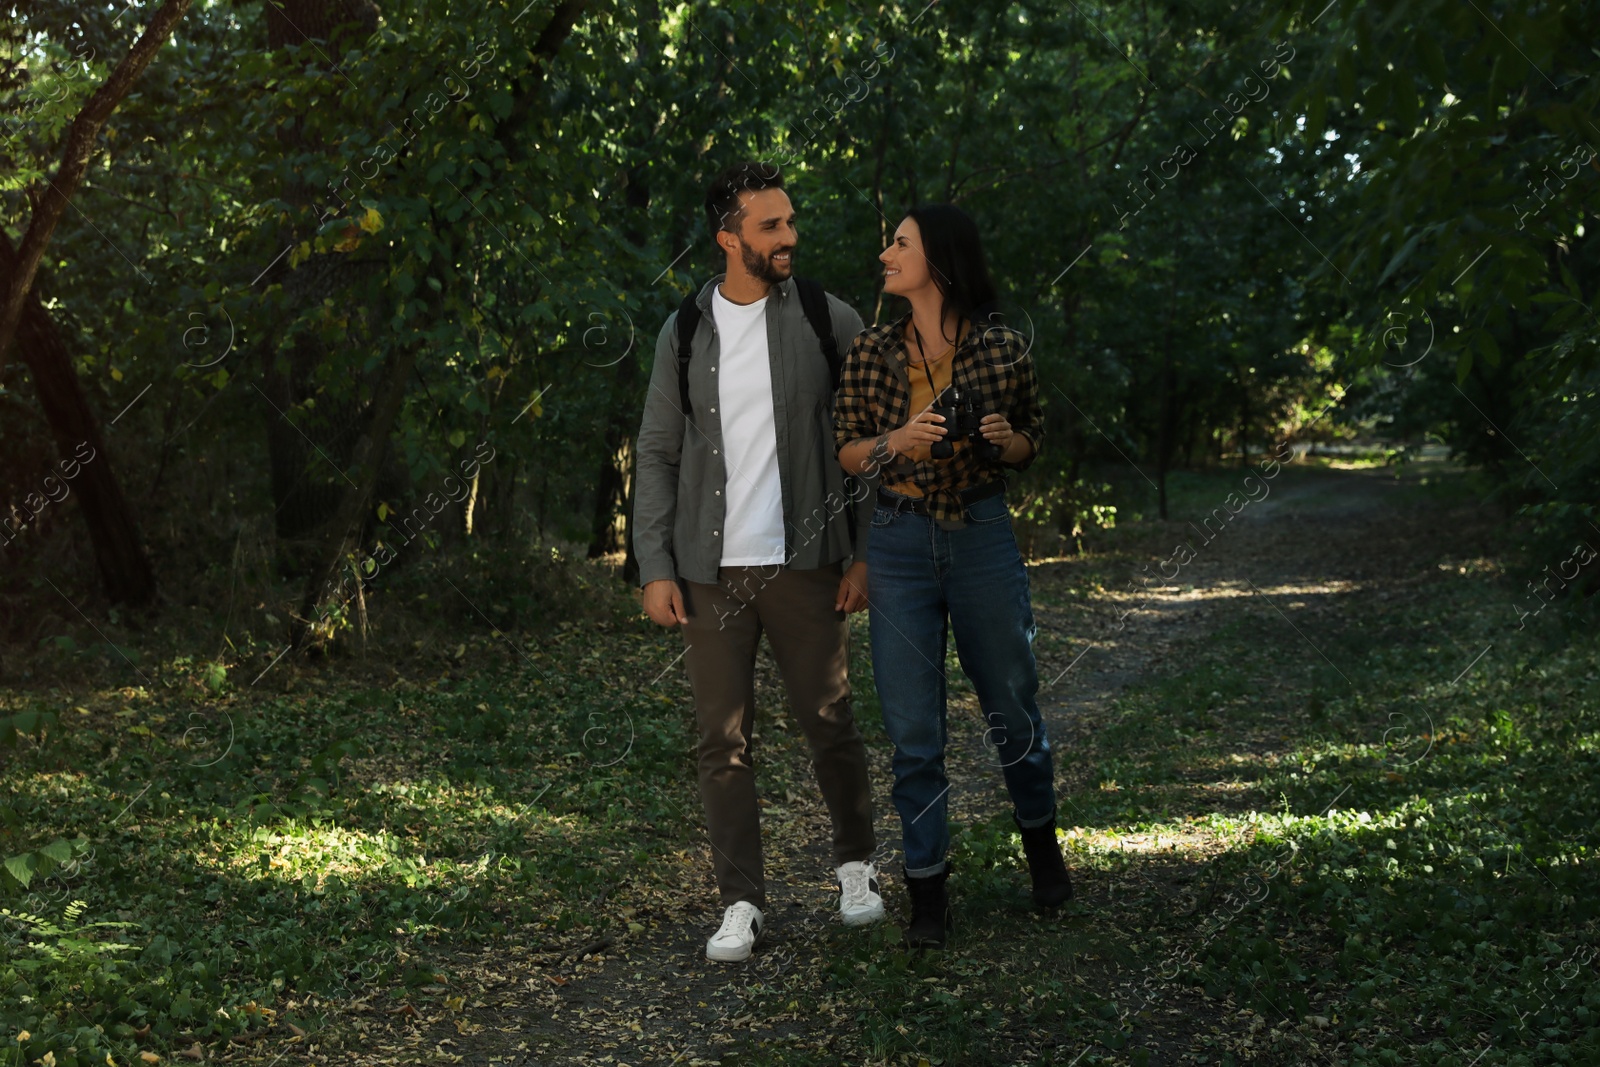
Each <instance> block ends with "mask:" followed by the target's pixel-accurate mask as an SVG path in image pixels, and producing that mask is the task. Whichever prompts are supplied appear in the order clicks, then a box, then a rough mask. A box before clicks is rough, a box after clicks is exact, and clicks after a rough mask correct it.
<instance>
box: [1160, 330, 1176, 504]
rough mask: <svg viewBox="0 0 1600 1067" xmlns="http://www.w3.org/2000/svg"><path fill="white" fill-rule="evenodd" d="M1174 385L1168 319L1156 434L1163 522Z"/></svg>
mask: <svg viewBox="0 0 1600 1067" xmlns="http://www.w3.org/2000/svg"><path fill="white" fill-rule="evenodd" d="M1175 392H1176V385H1175V383H1174V381H1173V372H1172V324H1171V320H1170V319H1169V320H1168V324H1167V331H1166V340H1165V342H1164V343H1163V344H1162V346H1161V425H1160V428H1159V430H1158V432H1157V434H1156V496H1157V497H1158V499H1159V504H1160V514H1161V519H1162V521H1163V522H1165V521H1166V519H1167V467H1168V465H1169V464H1170V462H1171V459H1172V447H1173V429H1174V426H1173V423H1174V422H1175V421H1176V408H1177V398H1176V397H1175V396H1174V395H1173V394H1174V393H1175Z"/></svg>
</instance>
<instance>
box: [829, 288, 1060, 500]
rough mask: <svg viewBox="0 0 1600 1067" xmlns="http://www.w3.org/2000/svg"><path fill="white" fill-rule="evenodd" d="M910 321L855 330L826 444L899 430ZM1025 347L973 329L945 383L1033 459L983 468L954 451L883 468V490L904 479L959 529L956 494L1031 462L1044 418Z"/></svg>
mask: <svg viewBox="0 0 1600 1067" xmlns="http://www.w3.org/2000/svg"><path fill="white" fill-rule="evenodd" d="M910 319H911V315H910V313H909V312H907V313H906V315H904V316H903V317H901V318H900V319H898V320H896V321H894V322H889V323H882V324H879V325H877V326H872V327H869V328H867V329H865V330H863V331H862V332H861V333H860V335H858V336H857V337H856V339H855V343H854V344H852V345H851V346H850V353H849V355H848V356H847V357H846V359H845V364H844V372H843V374H842V376H841V378H840V381H839V389H838V392H837V393H836V394H835V396H834V407H833V438H834V446H835V448H843V447H844V446H845V445H847V444H849V443H850V442H851V441H856V440H859V439H861V438H863V437H877V436H878V435H879V434H884V433H888V432H889V431H891V430H896V429H899V428H900V427H901V426H904V425H905V424H906V423H907V422H909V421H910V419H911V416H912V415H913V414H914V412H912V411H911V410H910V407H911V383H910V380H909V379H908V378H907V373H908V368H910V366H911V364H910V363H909V359H910V356H909V353H908V352H907V350H906V343H905V335H906V324H907V323H908V322H909V321H910ZM1028 348H1029V341H1028V339H1027V338H1026V337H1024V336H1023V335H1022V334H1020V333H1018V332H1017V331H1016V330H1013V329H1012V328H1011V327H1009V326H989V327H985V328H983V329H978V328H976V327H974V328H973V329H971V330H969V331H967V336H966V337H965V338H964V339H963V340H962V341H961V343H960V344H959V345H958V346H957V347H956V353H955V357H954V359H955V362H954V366H953V367H952V369H951V381H952V383H953V384H954V385H955V386H956V387H957V388H959V389H960V390H961V391H962V392H964V393H966V394H967V395H969V396H971V397H972V398H973V399H974V401H975V402H976V403H977V405H978V409H979V411H980V412H981V413H983V414H985V415H987V414H989V413H990V412H999V413H1000V414H1002V415H1004V416H1005V417H1006V419H1007V420H1008V421H1009V422H1010V423H1011V428H1012V430H1013V431H1015V432H1016V433H1020V434H1022V435H1024V436H1026V437H1027V438H1028V440H1029V441H1031V442H1032V443H1033V453H1032V455H1030V456H1029V457H1028V458H1027V459H1026V460H1024V461H1023V462H1021V463H1017V464H1003V463H991V462H988V461H986V460H984V459H981V458H980V457H979V456H978V454H977V451H976V450H975V449H972V448H958V449H956V453H955V455H954V456H952V457H950V458H949V459H929V460H922V461H912V460H910V459H907V458H905V457H898V458H896V459H894V460H891V461H890V463H889V466H888V468H887V469H886V470H884V471H874V472H870V475H869V476H872V477H874V478H876V477H877V476H878V475H880V474H881V475H882V477H883V480H884V481H887V482H897V481H904V480H906V479H908V478H909V479H910V480H911V481H912V482H914V483H915V484H916V485H917V486H918V487H920V488H921V489H922V491H923V493H924V494H925V495H926V496H927V499H928V512H929V514H930V515H931V516H932V517H933V518H935V519H939V520H942V521H943V522H947V523H964V522H965V521H966V518H965V516H964V515H963V513H962V506H961V500H960V497H958V496H957V493H958V492H959V491H960V490H962V489H969V488H971V487H973V486H977V485H982V484H983V483H985V482H991V481H994V480H995V478H997V477H999V476H1000V472H1001V471H1002V470H1003V469H1006V468H1009V469H1011V470H1023V469H1025V468H1026V467H1027V466H1028V464H1030V463H1032V462H1033V459H1034V457H1036V456H1038V454H1039V443H1040V440H1041V438H1043V436H1044V412H1043V410H1042V409H1041V407H1040V406H1039V378H1038V375H1037V374H1036V373H1035V371H1034V367H1033V357H1032V356H1031V355H1030V354H1029V353H1028Z"/></svg>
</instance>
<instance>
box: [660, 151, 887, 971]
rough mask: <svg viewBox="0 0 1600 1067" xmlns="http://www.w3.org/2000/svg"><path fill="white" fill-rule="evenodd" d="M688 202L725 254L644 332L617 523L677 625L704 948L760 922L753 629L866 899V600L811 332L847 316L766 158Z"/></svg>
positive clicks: (849, 325)
mask: <svg viewBox="0 0 1600 1067" xmlns="http://www.w3.org/2000/svg"><path fill="white" fill-rule="evenodd" d="M705 210H706V219H707V222H708V223H709V225H710V230H711V233H712V235H713V238H714V240H715V241H716V244H717V247H718V248H719V249H721V251H722V253H723V257H724V259H725V261H726V266H727V269H726V273H725V274H723V275H721V276H719V277H717V278H714V279H712V281H710V282H709V283H707V284H706V286H705V287H704V288H703V289H701V290H700V292H699V295H698V296H696V297H694V298H693V300H692V302H690V301H686V302H685V304H684V306H683V307H682V308H680V309H679V310H678V311H677V312H675V313H674V314H673V315H672V316H671V317H669V318H668V319H667V323H666V325H665V326H664V327H662V330H661V335H660V337H659V338H658V339H657V341H656V356H655V367H654V370H653V371H652V373H651V377H650V394H649V396H648V397H647V399H646V400H645V409H644V419H643V422H642V423H641V425H640V427H639V460H638V474H637V477H638V485H637V488H636V491H635V495H634V521H633V531H634V533H633V536H634V549H635V552H636V553H637V555H638V559H639V580H640V584H641V585H642V586H643V588H644V609H645V612H646V613H647V614H648V615H649V616H650V618H651V619H653V620H654V621H655V622H657V623H659V624H661V625H662V626H677V627H681V628H682V630H683V635H684V642H685V644H686V645H687V649H686V653H685V654H686V661H687V666H688V670H689V684H690V686H691V688H692V689H693V691H694V703H695V721H696V725H697V727H698V730H699V738H700V742H699V776H700V799H701V802H702V804H703V805H704V807H705V813H706V824H707V828H708V830H709V832H710V838H711V850H712V857H713V865H714V868H715V871H716V879H717V888H718V890H719V892H720V894H721V898H722V904H723V907H724V909H725V910H724V912H723V920H722V925H721V927H719V928H718V930H717V931H716V933H714V934H713V935H712V936H711V938H710V939H709V940H708V941H707V942H706V957H707V958H708V959H711V960H716V961H725V962H737V961H740V960H745V959H748V958H749V956H750V951H751V949H752V948H753V947H754V945H755V944H756V942H757V941H758V940H759V939H760V937H761V934H762V929H763V926H764V922H765V920H764V918H763V916H762V909H763V908H765V907H766V885H765V882H764V880H763V873H762V856H761V822H760V812H759V810H758V808H757V806H756V788H755V770H754V761H753V758H752V753H751V728H752V726H753V724H754V714H755V657H756V645H757V643H758V642H759V640H760V638H761V634H762V633H763V632H765V633H766V635H767V641H768V643H769V645H770V646H771V649H772V655H773V658H774V659H775V660H776V661H777V664H778V668H779V670H780V671H781V673H782V675H783V681H784V686H785V688H786V689H787V691H788V696H789V704H790V707H791V708H792V710H793V712H794V717H795V720H796V721H797V722H798V723H799V724H800V727H801V729H803V730H804V731H805V734H806V739H807V741H808V742H809V745H810V749H811V759H812V766H813V769H814V770H815V772H816V776H817V784H818V785H819V786H820V787H821V790H822V796H823V799H824V800H825V801H826V803H827V806H828V813H829V815H830V816H831V818H832V822H833V860H834V864H835V866H836V868H837V872H836V873H837V876H838V881H839V885H840V896H839V910H840V914H841V916H842V917H843V919H844V921H845V922H846V923H847V924H850V925H861V924H865V923H871V922H876V921H878V920H879V919H881V918H883V914H884V909H883V899H882V898H881V897H880V896H879V895H878V885H877V871H876V870H875V869H874V868H873V866H872V864H871V862H870V861H869V859H868V857H869V856H871V854H872V852H873V849H874V848H875V846H876V843H877V842H876V838H875V836H874V834H873V828H872V806H871V797H870V793H869V790H868V786H867V760H866V750H865V747H864V746H863V744H862V740H861V733H860V731H859V730H857V729H856V724H855V717H854V715H853V713H852V711H851V707H850V682H849V678H848V676H847V668H848V664H849V655H848V639H849V627H848V624H847V622H846V615H847V614H848V613H850V612H855V611H859V610H861V609H862V608H863V607H865V606H866V563H865V560H866V551H865V544H866V540H865V539H866V531H867V527H868V524H869V519H870V515H871V512H870V507H871V503H870V496H869V494H868V493H867V492H866V491H865V487H864V486H862V485H857V484H852V485H851V488H850V490H847V489H846V483H845V481H844V478H843V474H842V472H841V471H840V469H839V465H838V463H837V462H836V460H835V458H834V449H833V424H832V409H833V388H834V386H835V385H836V384H837V378H836V376H835V375H834V373H833V370H834V368H832V367H831V366H830V360H829V358H827V357H826V356H825V354H824V353H825V352H826V351H827V342H826V341H825V340H823V339H821V338H820V336H819V332H818V331H819V329H821V330H823V331H826V332H828V333H829V334H830V335H831V336H830V338H829V339H830V340H831V341H832V343H833V345H834V347H835V348H836V350H837V352H840V353H842V352H845V351H847V350H848V348H849V346H850V343H851V342H852V341H853V340H854V339H855V336H856V334H858V333H860V332H861V317H860V316H859V315H857V314H856V313H855V311H854V310H852V309H851V308H850V306H849V305H847V304H845V303H844V302H843V301H841V300H839V299H837V298H835V297H833V296H825V303H824V300H823V299H819V298H820V297H823V296H824V294H822V293H821V291H820V287H817V288H812V289H809V290H808V289H803V288H802V286H810V285H814V283H805V282H797V280H796V279H795V278H794V277H793V266H792V259H793V255H794V249H795V244H796V241H797V234H796V232H795V213H794V208H793V206H792V205H791V204H790V202H789V196H788V194H787V193H785V192H784V190H783V178H782V175H781V173H780V172H779V171H778V168H776V167H775V166H772V165H770V164H758V163H742V164H739V165H737V166H734V167H730V168H729V169H728V170H726V171H724V172H723V173H722V174H721V175H719V176H718V177H717V179H716V180H715V181H714V182H712V183H711V187H710V189H709V190H708V191H707V193H706V201H705ZM803 297H804V301H810V302H811V304H812V307H811V312H810V314H809V315H808V313H807V309H806V308H803V307H802V303H803V302H804V301H803ZM824 308H825V311H824V310H823V309H824ZM680 319H682V320H683V326H684V327H685V328H684V329H683V330H681V331H680ZM817 320H821V323H820V325H819V326H814V325H813V323H814V322H816V321H817ZM691 331H692V332H691ZM684 334H687V336H683V335H684ZM685 342H687V348H684V347H683V345H684V343H685ZM685 355H687V357H688V358H687V361H685V359H684V357H685ZM683 375H686V376H687V378H686V381H687V385H686V387H685V380H684V378H683V377H682V376H683ZM685 401H687V403H685ZM864 509H865V510H864ZM847 556H851V557H853V560H854V561H853V562H852V563H850V565H849V567H848V568H845V567H844V559H845V557H847Z"/></svg>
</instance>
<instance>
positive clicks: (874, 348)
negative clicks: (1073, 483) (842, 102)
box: [834, 204, 1072, 947]
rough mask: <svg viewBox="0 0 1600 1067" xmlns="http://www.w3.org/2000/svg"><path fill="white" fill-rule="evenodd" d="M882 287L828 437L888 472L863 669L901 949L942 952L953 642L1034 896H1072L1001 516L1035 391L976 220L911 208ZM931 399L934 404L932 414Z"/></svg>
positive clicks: (1048, 900)
mask: <svg viewBox="0 0 1600 1067" xmlns="http://www.w3.org/2000/svg"><path fill="white" fill-rule="evenodd" d="M878 259H879V260H880V261H881V262H882V263H883V288H884V292H886V293H891V294H894V295H896V296H902V297H905V298H906V300H907V301H909V302H910V305H911V310H910V312H909V313H908V314H906V315H905V316H903V317H901V318H900V319H898V320H896V321H894V322H890V323H887V324H883V325H878V326H874V327H872V328H870V329H868V330H866V331H864V332H863V333H862V334H861V335H860V336H859V337H857V338H856V341H855V344H854V345H853V346H852V348H851V351H850V356H849V358H848V360H847V362H846V365H845V370H844V375H843V379H842V381H841V382H840V385H839V391H838V398H837V401H836V407H835V411H834V436H835V440H836V443H837V445H838V447H839V463H840V465H841V466H842V467H843V468H844V469H845V470H846V471H847V472H849V473H851V474H862V475H867V476H869V477H881V481H880V483H879V485H880V488H879V491H878V499H877V507H876V509H875V511H874V514H873V518H872V531H871V535H870V536H869V538H868V548H867V575H868V583H869V585H868V590H867V592H868V599H869V609H870V613H871V614H870V619H871V632H872V671H873V678H874V680H875V681H876V683H877V687H878V697H879V700H880V702H881V703H882V706H883V722H884V727H885V729H886V730H887V731H888V733H889V738H890V740H891V741H893V742H894V778H895V781H894V804H895V808H896V809H897V810H898V811H899V813H900V824H901V833H902V835H903V839H904V849H905V877H906V886H907V889H908V891H909V895H910V897H911V925H910V928H909V930H908V931H907V942H908V944H910V945H912V946H914V947H942V946H943V945H944V941H945V935H946V933H947V932H948V931H949V929H950V928H951V917H950V910H949V895H948V891H947V886H946V879H947V878H948V876H949V871H950V869H949V866H948V863H947V861H946V858H945V857H946V853H947V851H948V850H949V845H950V832H949V828H948V826H947V825H946V821H945V796H946V794H947V793H948V792H949V788H950V786H949V782H948V780H947V779H946V777H945V766H944V751H945V720H946V713H945V675H944V662H945V641H946V634H947V632H950V631H953V632H954V636H955V642H956V652H957V654H958V655H959V656H960V658H961V667H962V669H963V670H964V671H965V672H966V674H967V677H968V678H970V679H972V683H973V686H974V687H975V688H976V690H977V694H978V702H979V704H980V705H981V706H982V708H983V713H984V719H985V721H986V723H987V724H988V730H987V732H986V734H985V740H986V741H990V742H993V747H994V749H995V750H996V751H997V753H998V755H999V763H1000V766H1001V768H1002V773H1003V774H1004V776H1005V783H1006V787H1007V789H1008V790H1009V791H1010V793H1011V801H1012V805H1013V809H1014V810H1013V813H1012V816H1013V818H1014V819H1015V820H1016V823H1017V826H1018V828H1019V829H1020V830H1021V833H1022V845H1023V849H1024V850H1025V852H1026V853H1027V857H1028V870H1029V873H1030V875H1031V876H1032V881H1033V899H1034V901H1035V902H1036V903H1037V904H1038V905H1039V906H1040V907H1055V906H1057V905H1059V904H1061V903H1062V902H1063V901H1065V900H1067V899H1068V898H1070V897H1071V896H1072V883H1071V881H1070V880H1069V878H1068V875H1067V869H1066V865H1065V864H1064V863H1063V862H1062V859H1061V850H1060V847H1059V846H1058V845H1057V844H1056V823H1055V815H1056V797H1055V779H1054V769H1053V767H1052V764H1051V759H1050V745H1049V743H1048V741H1047V740H1046V737H1045V729H1044V723H1043V722H1042V721H1041V720H1040V718H1039V708H1038V705H1037V703H1036V702H1035V700H1034V694H1035V693H1036V692H1037V691H1038V688H1039V686H1038V676H1037V672H1036V669H1035V666H1034V659H1033V646H1032V641H1033V635H1034V631H1035V627H1034V622H1033V609H1032V606H1031V605H1030V604H1029V601H1028V574H1027V571H1026V569H1025V568H1024V567H1023V564H1022V556H1021V554H1020V553H1019V552H1018V551H1017V543H1016V539H1015V537H1013V536H1012V532H1011V514H1010V512H1009V511H1008V510H1007V508H1006V502H1005V496H1004V492H1005V482H1004V481H1003V480H1002V471H1003V470H1004V469H1006V468H1010V469H1012V470H1022V469H1023V468H1025V467H1026V466H1027V465H1028V464H1029V463H1030V462H1032V460H1033V458H1034V456H1035V454H1036V453H1037V451H1038V446H1039V437H1040V432H1041V421H1042V420H1041V413H1040V408H1039V397H1038V379H1037V377H1036V376H1035V374H1034V368H1033V362H1032V360H1031V359H1030V358H1029V356H1028V352H1027V343H1026V340H1025V339H1024V338H1023V337H1022V336H1021V335H1020V334H1018V333H1017V332H1016V331H1015V330H1012V329H1010V328H1009V327H1006V326H1004V325H1002V324H1000V323H999V319H998V316H997V315H995V314H993V308H994V306H995V304H996V295H995V289H994V284H993V283H992V282H991V281H990V280H989V272H988V268H987V267H986V266H985V264H984V256H983V248H982V245H981V244H980V243H979V240H978V230H977V227H976V226H975V225H974V224H973V222H972V219H971V218H969V217H968V216H967V214H966V213H965V212H963V211H962V210H961V209H960V208H957V207H954V206H953V205H948V204H942V205H934V206H930V207H920V208H915V209H913V210H912V211H911V213H910V214H909V215H908V216H907V217H906V219H905V221H904V222H902V223H901V224H900V226H899V228H898V229H897V230H896V231H895V235H894V240H893V242H892V243H891V244H890V245H889V247H888V248H887V249H885V250H884V252H883V254H882V255H881V256H879V257H878ZM936 401H937V403H936Z"/></svg>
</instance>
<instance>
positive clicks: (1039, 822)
mask: <svg viewBox="0 0 1600 1067" xmlns="http://www.w3.org/2000/svg"><path fill="white" fill-rule="evenodd" d="M1055 820H1056V813H1055V812H1053V811H1052V812H1051V813H1050V814H1049V815H1041V816H1039V817H1038V818H1037V819H1024V818H1023V817H1022V816H1021V815H1018V816H1017V826H1018V827H1019V828H1020V829H1023V830H1032V829H1033V828H1034V827H1035V826H1044V825H1046V824H1048V823H1052V822H1055Z"/></svg>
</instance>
